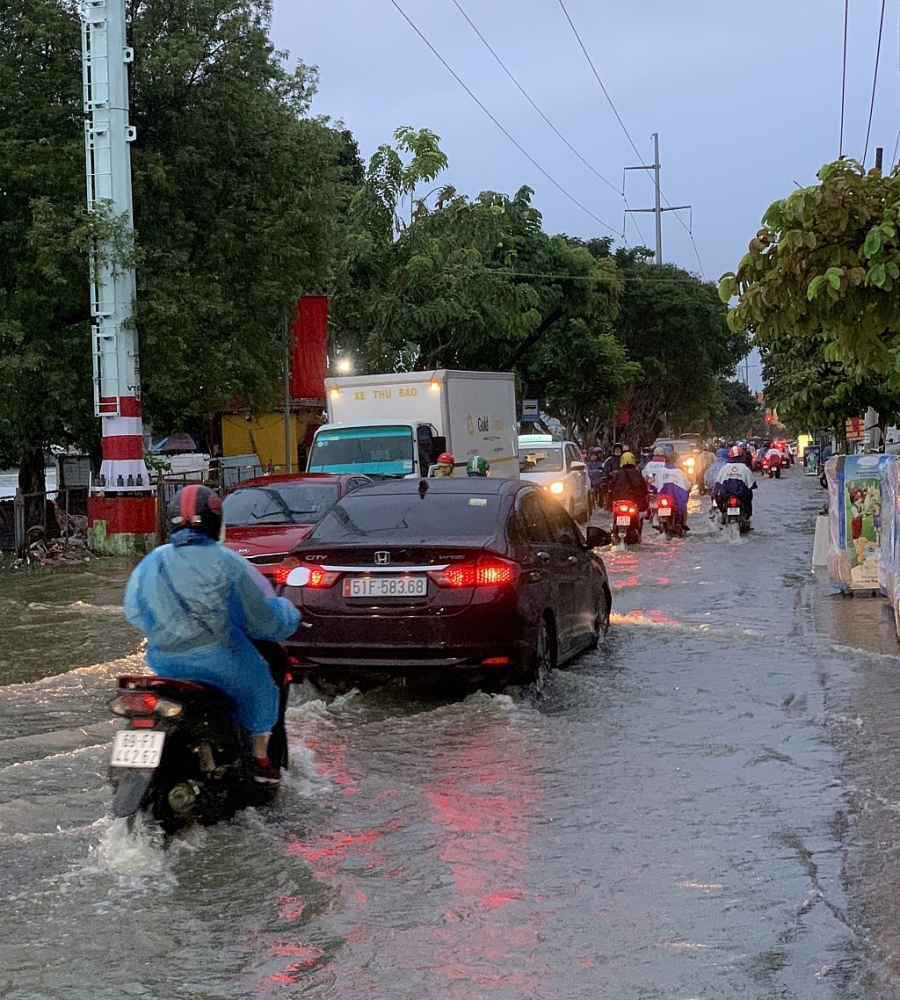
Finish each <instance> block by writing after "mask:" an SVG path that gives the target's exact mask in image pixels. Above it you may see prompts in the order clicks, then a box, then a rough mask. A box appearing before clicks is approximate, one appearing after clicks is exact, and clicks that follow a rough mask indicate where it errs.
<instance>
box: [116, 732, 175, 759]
mask: <svg viewBox="0 0 900 1000" xmlns="http://www.w3.org/2000/svg"><path fill="white" fill-rule="evenodd" d="M165 742H166V734H165V733H162V732H160V731H159V730H157V729H120V730H119V731H118V732H117V733H116V735H115V738H114V739H113V745H112V755H111V756H110V758H109V764H110V767H156V766H157V764H159V762H160V759H161V758H162V752H163V743H165Z"/></svg>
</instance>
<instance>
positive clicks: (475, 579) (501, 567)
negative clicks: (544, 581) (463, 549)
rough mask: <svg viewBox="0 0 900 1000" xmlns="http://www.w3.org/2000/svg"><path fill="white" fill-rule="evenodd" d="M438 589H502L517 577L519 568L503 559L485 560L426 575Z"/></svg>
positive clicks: (449, 567) (434, 571)
mask: <svg viewBox="0 0 900 1000" xmlns="http://www.w3.org/2000/svg"><path fill="white" fill-rule="evenodd" d="M428 575H429V576H430V577H431V579H432V580H434V582H435V583H436V584H437V585H438V586H439V587H454V588H459V587H502V586H503V585H504V584H507V583H512V582H513V581H514V580H515V579H516V577H517V576H518V575H519V567H518V566H516V565H515V564H514V563H508V562H506V561H505V560H503V559H486V560H482V561H481V562H478V563H464V564H463V565H461V566H448V567H447V568H446V569H441V570H432V571H431V572H429V574H428Z"/></svg>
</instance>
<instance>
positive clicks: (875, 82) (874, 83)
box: [862, 0, 887, 167]
mask: <svg viewBox="0 0 900 1000" xmlns="http://www.w3.org/2000/svg"><path fill="white" fill-rule="evenodd" d="M886 5H887V0H881V19H880V20H879V22H878V46H877V48H876V49H875V74H874V76H873V78H872V101H871V103H870V104H869V123H868V125H867V126H866V145H865V148H864V149H863V158H862V165H863V167H865V165H866V157H867V156H868V155H869V136H870V135H871V134H872V115H873V113H874V111H875V88H876V87H877V86H878V63H879V62H880V61H881V36H882V34H883V32H884V8H885V7H886Z"/></svg>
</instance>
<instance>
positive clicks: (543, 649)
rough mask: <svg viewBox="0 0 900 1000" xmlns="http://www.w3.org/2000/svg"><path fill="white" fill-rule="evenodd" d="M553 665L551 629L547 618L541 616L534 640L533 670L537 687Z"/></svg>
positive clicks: (541, 683) (553, 653)
mask: <svg viewBox="0 0 900 1000" xmlns="http://www.w3.org/2000/svg"><path fill="white" fill-rule="evenodd" d="M555 666H556V652H555V646H554V641H553V631H552V629H551V628H550V624H549V622H548V621H547V619H546V618H542V619H541V622H540V625H538V631H537V636H536V637H535V640H534V672H535V682H536V683H537V685H538V687H541V686H542V685H543V684H544V682H545V681H546V680H547V679H548V678H549V676H550V671H551V670H552V669H553V668H554V667H555Z"/></svg>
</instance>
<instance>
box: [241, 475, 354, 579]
mask: <svg viewBox="0 0 900 1000" xmlns="http://www.w3.org/2000/svg"><path fill="white" fill-rule="evenodd" d="M371 482H372V480H371V479H369V477H368V476H359V475H357V476H335V475H324V474H320V473H308V472H298V473H295V474H293V475H284V476H257V477H256V478H254V479H245V480H244V481H243V482H242V483H238V485H237V486H233V487H232V488H231V489H230V490H229V491H228V492H227V493H226V494H225V495H224V496H223V497H222V513H223V517H224V520H225V544H226V545H227V546H228V548H229V549H232V550H233V551H235V552H237V553H238V555H242V556H244V558H245V559H247V560H248V561H249V562H252V563H253V564H254V565H255V566H256V568H257V569H258V570H259V571H260V572H261V573H262V574H263V575H264V576H265V577H267V579H269V581H270V582H272V583H277V582H278V581H277V580H276V579H275V570H276V568H277V566H278V565H279V564H280V563H281V562H282V561H283V560H284V557H285V556H286V555H287V553H288V552H290V550H291V549H292V548H293V547H294V546H295V545H296V544H297V543H298V542H300V541H302V540H303V539H304V538H306V536H307V535H308V534H309V533H310V532H311V531H312V529H313V528H314V527H315V525H316V523H317V522H318V521H319V520H321V518H322V515H323V514H324V513H325V511H327V510H328V509H329V508H330V507H331V506H332V504H334V503H336V502H337V501H338V500H339V499H340V498H341V497H343V496H346V495H347V494H348V493H351V492H352V491H353V490H355V489H359V487H360V486H367V485H368V484H369V483H371ZM280 582H282V583H283V582H284V581H283V580H282V581H280Z"/></svg>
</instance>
